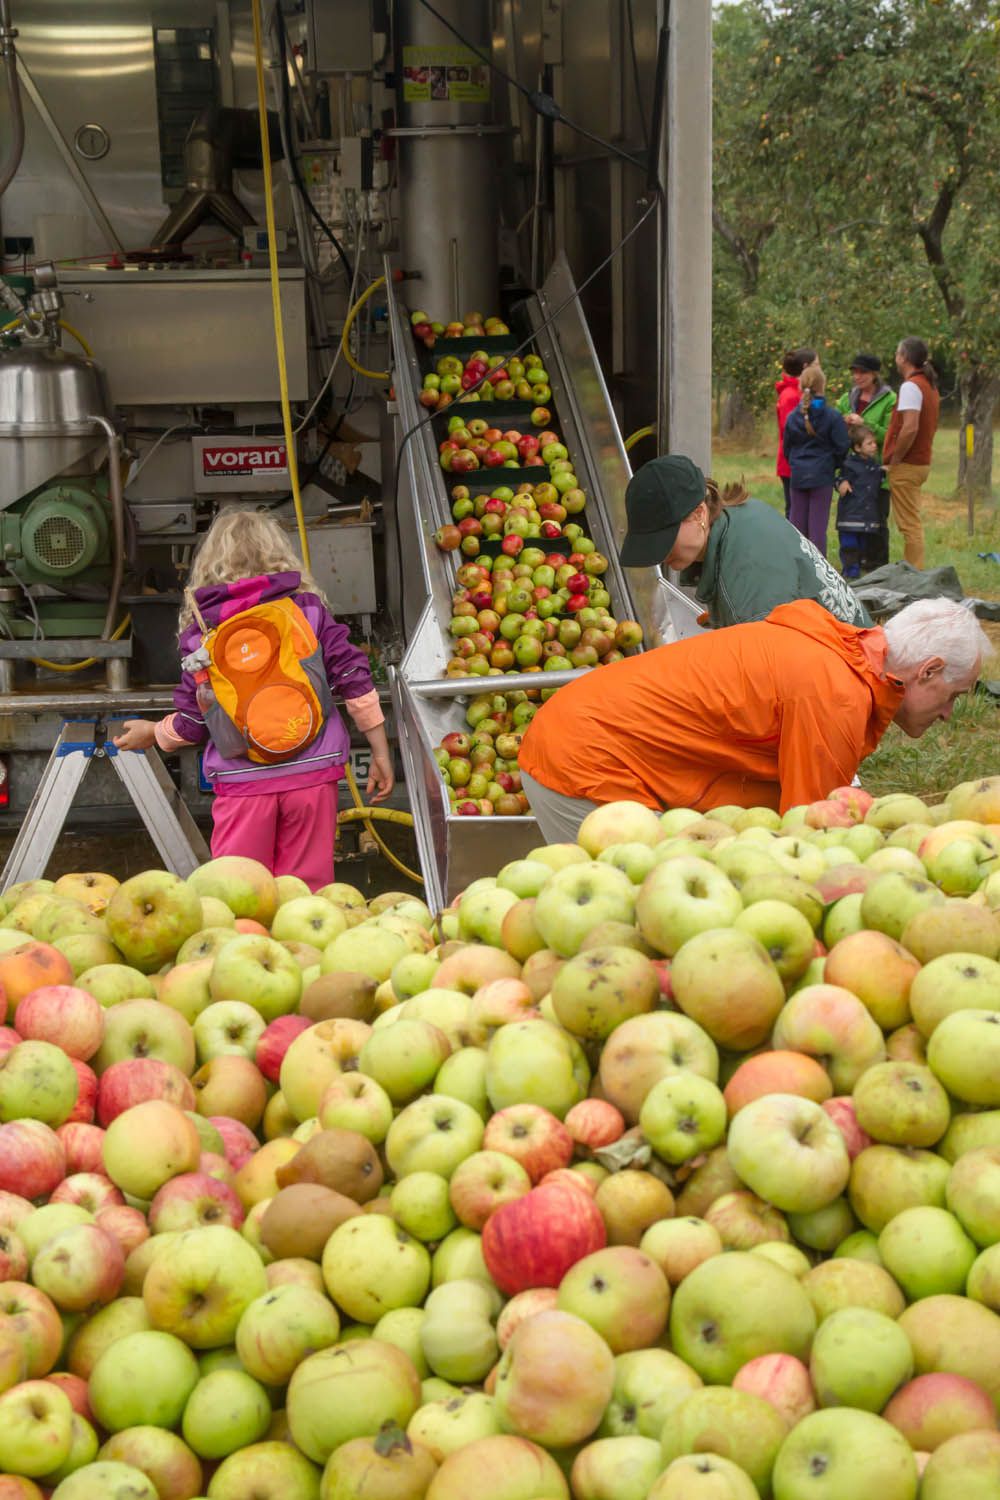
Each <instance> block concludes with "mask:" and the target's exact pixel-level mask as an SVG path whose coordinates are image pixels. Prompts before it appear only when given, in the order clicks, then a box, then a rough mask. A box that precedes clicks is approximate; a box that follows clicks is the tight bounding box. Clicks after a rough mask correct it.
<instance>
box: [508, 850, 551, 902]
mask: <svg viewBox="0 0 1000 1500" xmlns="http://www.w3.org/2000/svg"><path fill="white" fill-rule="evenodd" d="M551 874H552V871H551V870H550V869H549V868H548V867H547V866H546V865H543V864H542V863H541V861H540V860H537V859H514V860H511V862H510V863H509V864H506V865H504V866H503V868H502V869H501V870H500V872H499V874H498V875H497V885H498V886H499V887H500V888H501V889H502V890H505V891H513V892H514V895H515V896H517V897H518V898H519V899H525V898H527V897H529V896H537V895H538V892H539V891H540V890H541V889H542V886H543V885H544V884H545V882H546V881H547V880H548V878H549V876H550V875H551Z"/></svg>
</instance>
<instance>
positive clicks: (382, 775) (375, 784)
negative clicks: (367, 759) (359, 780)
mask: <svg viewBox="0 0 1000 1500" xmlns="http://www.w3.org/2000/svg"><path fill="white" fill-rule="evenodd" d="M395 781H396V778H395V776H394V775H393V770H392V758H391V756H390V755H388V754H387V753H383V752H381V751H374V752H373V754H372V758H371V767H370V769H369V772H368V785H367V786H366V787H365V796H366V797H367V799H368V801H369V802H384V801H385V799H386V797H388V795H389V793H390V792H391V791H392V789H393V786H394V785H395Z"/></svg>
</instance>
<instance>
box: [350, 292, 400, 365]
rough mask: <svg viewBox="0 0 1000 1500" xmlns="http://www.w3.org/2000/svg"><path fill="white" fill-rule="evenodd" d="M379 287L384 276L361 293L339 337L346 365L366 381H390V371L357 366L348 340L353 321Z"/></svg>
mask: <svg viewBox="0 0 1000 1500" xmlns="http://www.w3.org/2000/svg"><path fill="white" fill-rule="evenodd" d="M380 286H385V277H384V276H380V277H379V278H378V280H377V281H373V282H372V284H371V286H370V287H368V289H367V290H366V291H364V292H362V293H361V296H360V297H359V298H358V300H357V302H355V304H354V306H353V307H352V308H351V310H350V312H349V313H348V314H347V317H346V318H345V319H344V330H343V332H342V333H341V335H340V347H341V350H342V352H343V355H344V358H345V359H346V360H347V363H348V364H349V365H350V367H351V369H352V370H354V371H356V373H357V374H358V375H364V376H366V377H367V379H368V380H391V379H392V372H391V371H390V370H366V369H365V367H364V365H359V364H358V362H357V360H356V359H355V358H354V355H353V354H352V353H351V344H350V338H351V328H352V327H353V325H354V319H355V318H356V317H357V315H358V313H359V312H360V311H361V309H362V308H363V307H364V305H365V303H366V302H367V301H368V298H369V297H370V296H371V295H372V293H373V292H377V291H378V289H379V287H380Z"/></svg>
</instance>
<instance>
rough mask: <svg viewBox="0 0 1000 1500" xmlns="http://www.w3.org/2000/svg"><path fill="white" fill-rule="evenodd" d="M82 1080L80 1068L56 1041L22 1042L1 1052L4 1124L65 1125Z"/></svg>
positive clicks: (1, 1118)
mask: <svg viewBox="0 0 1000 1500" xmlns="http://www.w3.org/2000/svg"><path fill="white" fill-rule="evenodd" d="M78 1089H79V1082H78V1079H77V1076H76V1069H75V1068H74V1067H73V1064H72V1062H71V1061H70V1059H69V1058H68V1057H67V1055H66V1053H65V1052H63V1050H62V1048H61V1047H57V1046H55V1045H54V1044H53V1043H52V1042H35V1041H27V1042H19V1043H17V1044H16V1045H15V1046H13V1047H11V1048H10V1050H9V1051H7V1052H4V1053H3V1054H2V1055H0V1124H2V1123H3V1122H5V1121H9V1120H41V1122H42V1123H43V1124H44V1125H51V1126H53V1127H55V1126H56V1125H61V1124H62V1123H63V1121H64V1120H65V1119H66V1118H67V1116H68V1115H70V1114H72V1112H73V1107H74V1105H75V1104H76V1096H77V1092H78Z"/></svg>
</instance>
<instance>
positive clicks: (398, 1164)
mask: <svg viewBox="0 0 1000 1500" xmlns="http://www.w3.org/2000/svg"><path fill="white" fill-rule="evenodd" d="M525 1024H530V1025H535V1026H539V1025H542V1024H544V1023H542V1022H539V1021H535V1022H530V1023H525ZM513 1029H515V1028H513V1027H503V1028H502V1030H501V1031H500V1032H498V1033H497V1035H498V1036H503V1035H504V1034H505V1033H506V1032H508V1031H510V1030H513ZM552 1029H553V1030H555V1028H552ZM494 1040H495V1039H494ZM573 1102H574V1103H575V1102H576V1101H575V1100H574V1101H573ZM494 1103H495V1101H494ZM483 1129H484V1126H483V1121H482V1118H481V1116H480V1115H478V1114H477V1113H476V1111H475V1110H474V1109H473V1108H471V1106H470V1105H468V1104H463V1103H462V1101H461V1100H459V1099H451V1098H449V1097H448V1096H447V1095H444V1094H425V1095H424V1096H423V1097H422V1098H420V1099H416V1100H414V1102H413V1103H412V1104H408V1105H406V1107H405V1108H404V1109H403V1110H401V1111H400V1113H399V1114H398V1115H397V1116H396V1118H395V1120H394V1121H393V1122H392V1125H391V1126H390V1127H389V1133H388V1135H387V1136H386V1141H385V1151H386V1159H387V1161H388V1163H389V1167H390V1169H391V1170H392V1172H393V1173H394V1174H395V1176H396V1177H397V1178H399V1177H405V1176H407V1175H408V1174H409V1173H410V1172H422V1171H423V1172H437V1173H438V1174H439V1175H440V1176H442V1177H450V1176H451V1174H452V1172H453V1171H454V1170H455V1168H456V1167H457V1166H458V1164H459V1162H460V1161H464V1160H465V1158H466V1157H467V1156H471V1155H472V1153H473V1151H478V1150H479V1147H480V1144H481V1142H482V1138H483Z"/></svg>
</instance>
